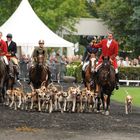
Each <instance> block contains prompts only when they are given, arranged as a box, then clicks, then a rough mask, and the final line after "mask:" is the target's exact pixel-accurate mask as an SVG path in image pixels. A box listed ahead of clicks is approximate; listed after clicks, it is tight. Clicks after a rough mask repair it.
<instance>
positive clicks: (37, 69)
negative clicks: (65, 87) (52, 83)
mask: <svg viewBox="0 0 140 140" xmlns="http://www.w3.org/2000/svg"><path fill="white" fill-rule="evenodd" d="M29 79H30V82H31V83H32V84H33V87H34V88H35V89H37V88H40V86H41V83H42V82H44V81H45V86H46V87H47V85H48V82H49V79H50V72H49V69H48V67H47V66H46V65H45V64H44V56H43V55H38V57H37V63H36V64H35V66H34V67H31V68H30V69H29Z"/></svg>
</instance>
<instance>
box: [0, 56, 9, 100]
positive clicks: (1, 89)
mask: <svg viewBox="0 0 140 140" xmlns="http://www.w3.org/2000/svg"><path fill="white" fill-rule="evenodd" d="M7 77H8V74H7V68H6V64H5V63H4V60H3V58H2V56H0V102H3V101H4V99H5V88H6V79H7Z"/></svg>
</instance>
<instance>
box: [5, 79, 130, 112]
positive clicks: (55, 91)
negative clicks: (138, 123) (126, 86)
mask: <svg viewBox="0 0 140 140" xmlns="http://www.w3.org/2000/svg"><path fill="white" fill-rule="evenodd" d="M30 86H31V89H32V90H31V92H27V93H25V92H24V90H23V88H22V87H21V88H19V87H16V88H14V89H13V90H7V91H6V102H5V105H6V106H9V107H10V108H14V110H17V109H21V110H28V111H34V110H37V111H44V112H48V113H52V112H53V111H60V112H61V113H63V112H78V113H79V112H81V113H82V112H93V111H96V112H97V100H96V99H97V95H96V94H95V93H94V91H90V90H88V89H87V88H81V87H80V86H79V85H76V84H74V85H73V86H71V87H68V88H67V89H66V90H65V91H64V89H63V86H62V85H60V84H54V83H50V84H49V85H48V86H47V88H46V87H45V84H44V82H43V83H42V84H41V87H40V88H39V89H34V88H33V86H32V85H30ZM100 106H101V107H102V104H101V105H100ZM131 112H132V97H131V96H130V95H127V96H126V98H125V114H129V113H131Z"/></svg>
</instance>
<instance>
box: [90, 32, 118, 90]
mask: <svg viewBox="0 0 140 140" xmlns="http://www.w3.org/2000/svg"><path fill="white" fill-rule="evenodd" d="M92 48H102V54H101V56H100V58H99V60H98V64H97V66H96V70H95V71H96V72H97V71H98V69H99V68H100V67H101V65H102V61H103V60H102V56H109V57H110V61H111V62H112V65H113V66H114V69H115V77H116V89H117V90H118V89H119V75H118V65H117V61H116V56H117V55H118V42H117V41H116V40H114V39H113V33H108V37H107V39H103V40H102V41H101V42H100V43H97V44H93V45H92Z"/></svg>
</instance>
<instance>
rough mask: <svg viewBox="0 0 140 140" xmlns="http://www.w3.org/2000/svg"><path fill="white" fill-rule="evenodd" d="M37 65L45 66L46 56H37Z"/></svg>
mask: <svg viewBox="0 0 140 140" xmlns="http://www.w3.org/2000/svg"><path fill="white" fill-rule="evenodd" d="M37 63H38V64H39V65H43V63H44V55H42V54H39V55H38V56H37Z"/></svg>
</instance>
